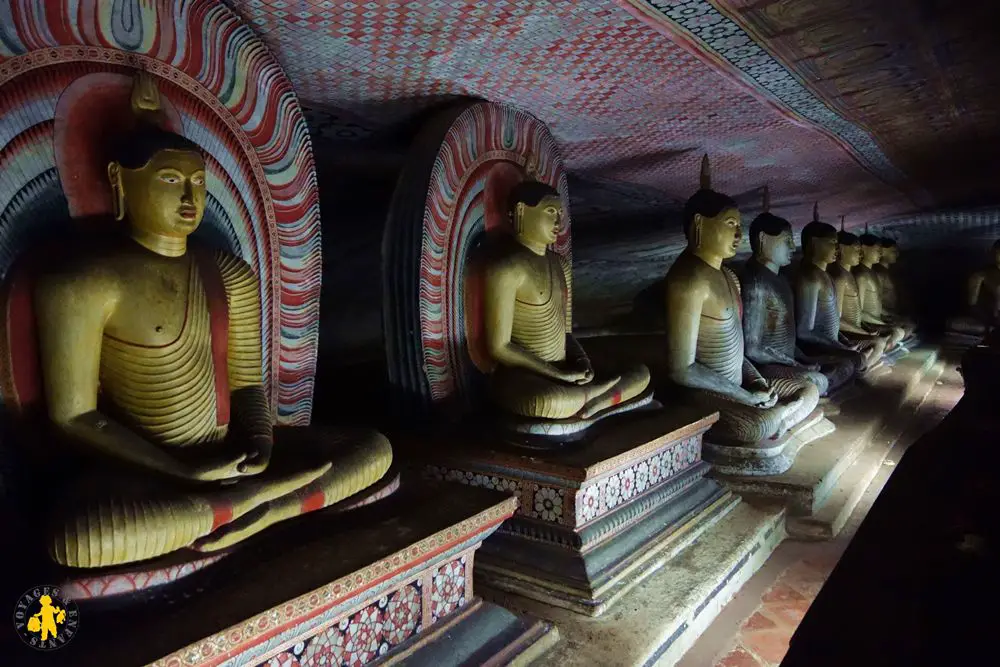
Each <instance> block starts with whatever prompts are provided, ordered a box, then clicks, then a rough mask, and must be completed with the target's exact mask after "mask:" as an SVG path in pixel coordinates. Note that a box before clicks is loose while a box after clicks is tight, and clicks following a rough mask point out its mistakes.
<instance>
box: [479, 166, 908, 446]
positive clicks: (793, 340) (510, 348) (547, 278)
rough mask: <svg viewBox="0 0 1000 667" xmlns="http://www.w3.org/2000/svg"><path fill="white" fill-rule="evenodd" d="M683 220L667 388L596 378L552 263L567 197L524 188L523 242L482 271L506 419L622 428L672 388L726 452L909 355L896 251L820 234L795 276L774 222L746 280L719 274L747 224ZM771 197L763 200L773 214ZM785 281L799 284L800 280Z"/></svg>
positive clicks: (557, 259) (707, 190)
mask: <svg viewBox="0 0 1000 667" xmlns="http://www.w3.org/2000/svg"><path fill="white" fill-rule="evenodd" d="M710 178H711V175H710V172H709V167H708V161H707V157H706V159H705V161H704V162H703V173H702V188H701V189H700V190H699V191H698V192H697V193H695V195H694V196H692V197H691V198H690V199H689V200H688V201H687V203H686V205H685V207H684V213H683V221H684V233H685V236H686V238H687V241H688V245H687V248H686V250H685V251H684V252H683V253H682V254H681V255H680V256H679V257H678V258H677V260H676V261H675V262H674V264H673V265H672V266H671V267H670V269H669V272H668V273H667V278H666V285H667V287H666V300H665V303H664V304H663V307H664V308H665V310H666V322H667V331H666V336H665V337H664V339H663V340H662V342H661V344H662V345H663V346H665V347H666V349H667V354H666V358H667V366H668V368H666V369H660V370H661V371H662V372H663V373H665V374H666V375H667V378H651V375H650V371H649V369H648V367H647V366H648V365H634V366H632V367H626V368H621V369H617V370H615V369H601V371H602V372H598V373H595V370H594V368H593V366H592V364H591V362H590V361H589V360H588V358H587V355H586V353H585V352H584V349H583V346H582V345H581V344H580V343H579V342H578V341H577V340H576V339H575V338H574V337H573V335H572V332H571V322H572V314H571V312H570V309H569V303H570V302H571V299H569V297H568V295H569V290H570V285H571V278H570V267H569V266H568V263H567V262H566V261H565V260H564V259H563V258H562V257H561V256H560V255H558V254H557V253H555V252H554V251H553V250H551V249H550V246H551V244H552V243H554V241H555V239H556V236H557V234H558V231H559V226H560V221H561V219H562V218H563V216H564V211H563V210H562V204H561V201H560V197H559V193H558V192H556V191H555V190H554V189H553V188H551V187H549V186H547V185H545V184H542V183H538V182H533V181H527V182H525V183H523V184H522V185H520V186H518V187H517V188H515V190H514V191H513V192H512V194H511V201H510V211H509V213H510V216H511V219H512V221H513V229H514V234H513V237H512V238H503V239H501V240H499V241H497V242H496V244H497V246H498V248H500V249H499V250H497V251H495V252H493V253H491V254H490V256H491V257H492V259H491V261H490V262H489V263H488V265H487V267H486V269H485V281H484V283H485V288H484V295H483V296H484V300H485V307H484V312H485V317H486V322H485V327H484V329H485V332H486V337H487V343H488V349H489V350H490V353H491V354H492V356H493V360H494V362H495V366H496V370H495V371H494V372H493V373H492V376H491V379H492V382H491V390H492V391H491V397H492V401H493V403H494V405H495V406H496V408H497V409H498V410H499V411H501V412H503V413H508V414H512V415H516V416H518V417H520V418H523V419H536V420H585V421H594V420H597V419H600V417H601V416H602V414H609V413H611V411H612V409H614V413H616V414H617V413H620V412H621V411H622V410H623V409H627V408H628V406H629V404H630V403H633V404H635V405H636V406H638V405H640V404H641V402H640V400H639V399H640V397H641V396H643V395H644V394H645V393H646V392H647V391H648V387H649V385H650V384H651V382H653V383H654V384H658V383H659V380H663V379H667V380H669V381H671V382H672V383H673V385H674V386H676V387H679V388H681V389H682V395H683V396H684V397H685V398H686V399H687V400H689V401H690V402H692V403H694V404H696V405H700V406H703V407H704V408H705V409H706V410H709V411H718V412H719V413H720V421H719V422H718V424H717V425H716V426H715V427H714V428H713V430H712V432H711V433H710V436H711V438H712V439H713V440H714V441H716V442H720V443H731V444H735V445H750V446H752V445H754V444H756V443H760V442H765V441H769V440H774V439H777V438H780V437H781V436H782V435H783V434H784V433H786V432H787V431H788V430H789V429H791V428H792V427H794V426H795V425H796V424H798V423H800V422H801V421H802V420H803V419H804V418H805V417H807V416H808V415H810V414H811V413H813V411H814V410H815V409H816V407H817V404H818V402H819V400H820V398H821V396H823V395H826V394H827V393H829V391H831V390H832V389H836V388H838V387H839V386H841V385H843V384H844V383H846V382H847V381H848V380H850V379H852V378H854V377H856V376H857V375H858V374H861V373H864V372H867V371H870V370H872V369H874V368H876V367H878V366H879V365H880V364H881V363H882V360H883V358H884V357H885V355H886V354H888V353H898V352H899V351H901V350H905V347H904V340H906V339H909V338H910V336H911V335H912V333H913V329H914V327H913V324H912V323H911V322H910V321H909V320H908V319H907V318H906V317H905V316H904V315H903V314H902V313H901V312H900V310H899V308H900V300H899V298H898V294H899V290H898V288H897V285H896V280H895V277H894V276H893V273H892V271H891V266H892V265H893V263H894V262H895V261H896V259H897V257H898V248H897V246H896V245H895V243H894V242H892V241H891V240H887V239H880V238H877V237H875V236H873V235H871V234H867V233H866V234H864V235H863V236H861V237H860V238H859V237H858V236H856V235H855V234H852V233H850V232H847V231H844V230H843V229H841V231H839V232H838V231H837V229H836V228H835V227H833V226H832V225H829V224H827V223H823V222H820V221H819V219H818V216H817V215H814V218H816V219H814V220H813V222H811V223H810V224H808V225H807V226H806V227H805V229H804V230H803V232H802V245H803V257H802V260H801V262H800V263H799V266H798V267H797V270H795V271H793V272H792V275H791V276H786V275H784V274H783V273H782V272H781V269H782V268H783V267H787V266H788V265H789V264H790V263H791V260H792V254H793V252H794V236H793V232H792V226H791V224H790V223H789V222H788V221H787V220H784V219H783V218H780V217H778V216H776V215H774V214H772V213H770V212H769V210H767V209H769V203H768V202H766V201H765V207H764V208H765V212H764V213H762V214H761V215H760V216H758V217H757V218H755V219H754V221H753V223H752V224H751V226H750V244H751V247H752V250H753V256H752V258H751V259H750V260H749V261H748V262H747V263H746V266H745V267H744V269H743V273H742V276H739V277H738V276H737V275H736V274H735V273H734V272H733V270H732V269H730V268H729V267H727V266H724V265H723V262H724V260H726V259H729V258H731V257H733V256H734V255H735V254H736V252H737V249H738V247H739V246H740V243H741V241H742V237H743V236H742V223H741V216H740V212H739V208H738V206H737V204H736V202H735V201H734V200H733V199H731V198H730V197H728V196H726V195H723V194H721V193H718V192H715V191H714V190H712V189H711V185H710ZM766 199H767V196H766V195H765V200H766ZM789 278H791V279H790V280H789Z"/></svg>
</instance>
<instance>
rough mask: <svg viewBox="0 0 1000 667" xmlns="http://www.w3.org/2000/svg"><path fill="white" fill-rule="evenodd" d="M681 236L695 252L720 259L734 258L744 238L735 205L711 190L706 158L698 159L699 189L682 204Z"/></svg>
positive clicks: (709, 172)
mask: <svg viewBox="0 0 1000 667" xmlns="http://www.w3.org/2000/svg"><path fill="white" fill-rule="evenodd" d="M684 236H685V237H686V238H687V241H688V247H689V248H691V249H692V250H694V251H695V252H699V251H700V252H703V253H705V254H707V255H712V256H714V257H721V258H722V259H727V258H729V257H732V256H733V255H735V254H736V251H737V249H738V248H739V247H740V241H741V240H742V238H743V226H742V224H741V218H740V211H739V208H738V207H737V206H736V202H735V201H734V200H733V199H732V198H731V197H727V196H726V195H724V194H722V193H720V192H716V191H715V190H713V189H712V170H711V166H710V165H709V162H708V155H705V156H704V157H703V158H702V160H701V188H700V189H699V190H698V191H697V192H696V193H694V194H693V195H692V196H691V198H690V199H688V200H687V202H686V203H685V204H684Z"/></svg>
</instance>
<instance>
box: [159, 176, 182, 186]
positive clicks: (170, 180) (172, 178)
mask: <svg viewBox="0 0 1000 667" xmlns="http://www.w3.org/2000/svg"><path fill="white" fill-rule="evenodd" d="M160 180H161V181H163V182H164V183H170V184H171V185H173V184H174V183H180V182H181V179H180V177H179V176H177V175H176V174H160Z"/></svg>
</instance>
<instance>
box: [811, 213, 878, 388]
mask: <svg viewBox="0 0 1000 667" xmlns="http://www.w3.org/2000/svg"><path fill="white" fill-rule="evenodd" d="M836 258H837V230H836V228H835V227H834V226H833V225H829V224H827V223H825V222H820V220H819V211H818V207H817V208H816V209H814V211H813V221H812V222H810V223H809V224H808V225H806V226H805V228H803V230H802V261H801V263H800V264H799V267H798V271H797V272H796V273H795V285H794V291H795V319H796V335H797V338H798V343H799V345H800V346H801V347H802V349H803V350H804V351H806V352H807V353H809V354H812V355H814V356H819V355H823V356H827V357H831V358H833V359H839V360H840V361H841V362H844V361H848V362H850V363H851V365H852V368H851V373H850V374H849V375H848V378H847V379H850V377H853V376H854V374H855V373H857V372H858V371H865V370H870V369H872V368H874V367H875V366H876V365H877V364H878V363H880V361H881V359H882V354H883V353H884V352H885V344H884V342H882V341H881V340H879V339H870V340H863V341H858V342H856V343H853V342H851V341H848V340H847V339H846V338H845V337H844V336H843V335H842V334H841V331H840V309H839V306H838V295H837V289H836V287H835V285H834V282H833V279H832V278H831V276H830V274H829V273H828V272H827V267H829V266H830V265H831V264H832V263H833V262H834V261H835V260H836ZM840 373H842V374H846V369H844V368H843V367H842V369H841V371H840ZM844 381H846V380H844Z"/></svg>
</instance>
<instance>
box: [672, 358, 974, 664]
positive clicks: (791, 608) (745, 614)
mask: <svg viewBox="0 0 1000 667" xmlns="http://www.w3.org/2000/svg"><path fill="white" fill-rule="evenodd" d="M961 395H962V379H961V377H960V376H959V375H958V373H957V372H956V371H955V368H954V365H953V364H950V365H949V367H948V368H947V369H946V371H945V373H944V374H943V375H942V376H941V378H940V380H939V381H938V383H937V386H936V387H935V389H934V391H933V392H932V393H931V395H929V396H928V398H927V400H926V401H925V402H924V404H923V406H922V407H921V410H920V414H919V417H920V418H919V419H917V420H915V422H917V423H914V426H913V428H912V429H911V430H910V431H908V432H906V433H904V434H903V436H902V437H901V438H900V439H899V441H898V442H897V444H896V446H895V447H894V448H893V449H892V451H891V452H890V454H889V456H888V457H887V458H886V460H885V463H884V464H883V465H882V467H881V469H880V471H879V473H878V475H877V476H876V477H875V479H874V480H873V481H872V483H871V485H870V486H869V487H868V490H867V491H866V492H865V495H864V497H863V498H862V499H861V501H860V502H859V503H858V506H857V508H856V509H855V510H854V513H853V514H852V515H851V518H850V519H849V520H848V522H847V524H846V525H845V527H844V529H843V531H841V533H840V534H839V535H838V536H837V537H836V538H835V539H834V540H831V541H827V542H797V541H792V540H786V541H785V542H784V543H782V544H781V545H780V546H779V547H778V548H777V549H776V550H775V552H774V554H773V555H772V556H771V558H770V559H769V560H768V561H767V563H765V564H764V566H763V567H762V568H761V569H760V570H759V571H758V572H757V573H756V574H755V575H754V576H753V577H752V578H751V579H750V580H749V581H748V582H747V583H746V585H745V586H744V587H743V588H742V590H740V592H739V593H738V594H737V595H736V597H734V598H733V600H732V601H731V602H730V603H729V604H728V605H727V606H726V607H725V608H724V609H723V610H722V612H721V613H720V614H719V616H718V617H717V618H716V619H715V621H714V622H713V623H712V625H711V626H709V628H708V629H707V630H706V631H705V632H704V633H703V634H702V636H701V637H700V638H699V639H698V641H697V642H696V643H695V645H694V646H693V647H692V648H691V649H690V650H689V651H688V652H687V654H685V656H684V657H683V658H682V659H681V661H680V662H679V663H678V667H705V666H707V665H714V666H715V667H777V665H779V664H780V663H781V660H782V659H783V658H784V656H785V652H786V651H787V650H788V642H789V639H790V638H791V636H792V634H793V633H794V632H795V629H796V628H797V627H798V625H799V622H800V621H801V620H802V617H803V616H804V615H805V613H806V611H807V610H808V609H809V605H810V604H812V601H813V599H815V597H816V594H817V593H818V592H819V589H820V588H821V587H822V585H823V582H824V581H826V578H827V577H828V576H829V574H830V572H831V571H832V570H833V568H834V566H835V565H836V564H837V561H838V560H839V559H840V556H841V554H842V553H843V551H844V549H845V548H846V547H847V544H848V543H849V542H850V540H851V538H852V537H853V536H854V533H855V532H856V531H857V528H858V526H859V525H860V524H861V522H862V521H863V520H864V517H865V515H867V513H868V510H869V509H870V508H871V506H872V503H874V501H875V499H876V498H877V497H878V494H879V492H880V491H881V490H882V487H883V486H884V485H885V482H886V481H887V480H888V478H889V475H891V474H892V469H893V467H894V466H895V463H896V461H898V460H899V459H900V457H901V456H902V455H903V454H904V453H905V451H906V448H907V447H908V446H909V445H910V443H912V442H914V441H915V440H916V439H917V438H918V437H919V436H920V435H921V433H922V432H924V431H925V430H926V427H927V426H930V425H933V424H934V423H937V421H940V419H941V418H943V417H944V415H945V414H947V413H948V411H950V410H951V408H952V407H954V405H955V403H957V402H958V399H959V398H961Z"/></svg>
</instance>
